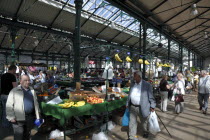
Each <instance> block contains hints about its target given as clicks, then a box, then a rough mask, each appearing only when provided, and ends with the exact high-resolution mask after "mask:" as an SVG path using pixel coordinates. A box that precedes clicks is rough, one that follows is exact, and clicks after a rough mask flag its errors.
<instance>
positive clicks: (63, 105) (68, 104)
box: [58, 102, 74, 108]
mask: <svg viewBox="0 0 210 140" xmlns="http://www.w3.org/2000/svg"><path fill="white" fill-rule="evenodd" d="M73 105H74V102H65V103H64V104H58V106H60V107H62V108H69V107H72V106H73Z"/></svg>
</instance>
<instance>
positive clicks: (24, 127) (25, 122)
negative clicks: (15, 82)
mask: <svg viewBox="0 0 210 140" xmlns="http://www.w3.org/2000/svg"><path fill="white" fill-rule="evenodd" d="M29 85H30V78H29V76H28V75H22V76H21V79H20V85H19V86H18V87H16V88H14V89H12V90H11V91H10V93H9V96H8V100H7V104H6V113H7V119H8V120H9V121H10V122H11V123H12V126H13V131H14V140H29V139H30V133H31V129H32V128H33V126H34V121H35V116H36V118H37V119H38V118H39V106H38V102H37V97H36V93H35V91H34V90H33V89H32V88H31V87H29Z"/></svg>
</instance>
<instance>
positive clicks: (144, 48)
mask: <svg viewBox="0 0 210 140" xmlns="http://www.w3.org/2000/svg"><path fill="white" fill-rule="evenodd" d="M142 26H143V55H144V57H143V71H142V78H143V79H145V74H146V65H145V56H146V43H147V42H146V41H147V24H146V23H143V24H142Z"/></svg>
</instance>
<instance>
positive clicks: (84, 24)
mask: <svg viewBox="0 0 210 140" xmlns="http://www.w3.org/2000/svg"><path fill="white" fill-rule="evenodd" d="M99 8H101V7H100V5H99V6H98V7H97V8H96V9H95V11H94V12H93V13H91V15H90V16H89V17H88V19H86V20H85V21H84V22H83V23H82V24H81V28H82V27H83V26H84V25H85V24H86V23H87V22H88V20H89V19H90V18H91V17H92V16H93V15H94V14H95V12H96V11H97V10H98V9H99Z"/></svg>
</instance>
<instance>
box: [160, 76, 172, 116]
mask: <svg viewBox="0 0 210 140" xmlns="http://www.w3.org/2000/svg"><path fill="white" fill-rule="evenodd" d="M167 79H168V76H167V75H164V76H163V79H162V80H161V81H160V85H159V88H160V95H161V110H162V111H163V112H166V111H167V102H168V91H169V89H170V86H169V84H168V82H167Z"/></svg>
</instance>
